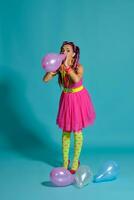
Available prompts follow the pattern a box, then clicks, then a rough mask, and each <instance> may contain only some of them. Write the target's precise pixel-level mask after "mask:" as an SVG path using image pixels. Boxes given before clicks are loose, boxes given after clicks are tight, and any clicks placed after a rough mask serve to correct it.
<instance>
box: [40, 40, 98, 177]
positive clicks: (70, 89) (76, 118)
mask: <svg viewBox="0 0 134 200" xmlns="http://www.w3.org/2000/svg"><path fill="white" fill-rule="evenodd" d="M60 53H64V54H65V55H66V59H65V60H64V61H63V62H62V64H61V66H60V67H59V69H58V70H57V71H55V72H47V73H46V74H45V76H44V78H43V80H44V81H45V82H48V81H49V80H51V79H52V77H53V76H55V75H56V74H58V83H59V86H60V88H61V87H62V89H63V90H62V93H61V96H60V101H59V108H58V114H57V119H56V124H57V125H58V126H59V127H60V128H61V129H62V154H63V166H64V167H65V168H66V169H68V168H69V163H70V160H69V148H70V136H71V132H73V133H74V158H73V163H72V167H71V169H70V172H71V173H72V174H75V172H76V171H77V169H78V167H79V165H80V162H79V157H80V153H81V149H82V144H83V134H82V129H83V128H85V127H87V126H88V125H92V124H93V123H94V120H95V118H96V112H95V109H94V106H93V103H92V100H91V97H90V94H89V93H88V91H87V89H86V88H85V87H84V86H83V79H82V78H83V71H84V70H83V66H82V65H81V64H80V63H79V55H80V49H79V47H78V46H76V45H75V44H74V43H73V42H68V41H65V42H63V44H62V46H61V50H60Z"/></svg>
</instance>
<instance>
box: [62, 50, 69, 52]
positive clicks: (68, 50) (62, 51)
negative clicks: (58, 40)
mask: <svg viewBox="0 0 134 200" xmlns="http://www.w3.org/2000/svg"><path fill="white" fill-rule="evenodd" d="M64 51H65V50H62V52H64ZM67 52H70V51H69V50H67Z"/></svg>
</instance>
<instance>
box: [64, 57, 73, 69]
mask: <svg viewBox="0 0 134 200" xmlns="http://www.w3.org/2000/svg"><path fill="white" fill-rule="evenodd" d="M71 61H72V58H69V57H68V56H67V58H66V60H65V62H64V65H65V67H68V66H71V64H72V62H71Z"/></svg>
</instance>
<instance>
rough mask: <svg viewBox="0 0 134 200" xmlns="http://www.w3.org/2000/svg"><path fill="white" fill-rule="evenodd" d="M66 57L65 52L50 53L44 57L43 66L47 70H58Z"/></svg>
mask: <svg viewBox="0 0 134 200" xmlns="http://www.w3.org/2000/svg"><path fill="white" fill-rule="evenodd" d="M65 57H66V56H65V54H57V53H49V54H47V55H46V56H44V58H43V59H42V66H43V68H44V69H45V71H46V72H53V71H56V70H57V69H58V68H59V67H60V65H61V63H62V61H63V60H64V59H65Z"/></svg>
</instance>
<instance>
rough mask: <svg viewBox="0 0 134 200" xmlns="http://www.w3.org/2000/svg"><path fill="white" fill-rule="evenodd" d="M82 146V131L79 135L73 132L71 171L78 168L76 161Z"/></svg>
mask: <svg viewBox="0 0 134 200" xmlns="http://www.w3.org/2000/svg"><path fill="white" fill-rule="evenodd" d="M82 144H83V135H82V131H80V132H79V133H77V132H75V133H74V159H73V164H72V169H73V170H77V168H78V161H79V156H80V153H81V149H82Z"/></svg>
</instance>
